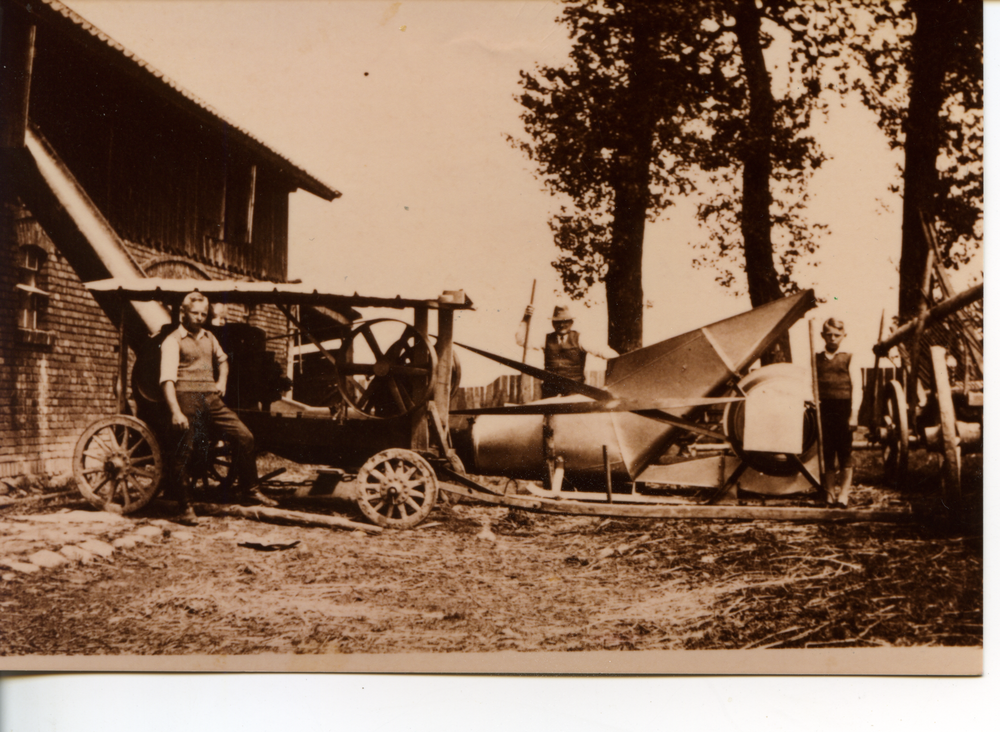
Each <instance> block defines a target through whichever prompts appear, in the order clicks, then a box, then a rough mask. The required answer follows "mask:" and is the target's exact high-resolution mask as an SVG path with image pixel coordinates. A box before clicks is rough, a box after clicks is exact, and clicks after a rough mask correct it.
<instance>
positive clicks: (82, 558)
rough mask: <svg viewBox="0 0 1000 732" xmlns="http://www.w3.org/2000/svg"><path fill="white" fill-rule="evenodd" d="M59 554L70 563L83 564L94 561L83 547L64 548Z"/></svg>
mask: <svg viewBox="0 0 1000 732" xmlns="http://www.w3.org/2000/svg"><path fill="white" fill-rule="evenodd" d="M59 553H60V554H62V555H63V556H64V557H66V558H67V559H69V560H70V561H73V562H82V563H84V564H86V563H87V562H90V561H92V560H93V559H94V554H93V553H92V552H88V551H87V550H86V549H84V548H83V547H79V546H73V545H72V544H67V545H66V546H64V547H63V548H62V549H60V550H59Z"/></svg>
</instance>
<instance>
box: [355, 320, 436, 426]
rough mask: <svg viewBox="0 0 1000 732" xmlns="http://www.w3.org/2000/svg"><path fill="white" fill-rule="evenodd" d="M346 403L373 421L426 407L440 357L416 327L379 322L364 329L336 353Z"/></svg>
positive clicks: (373, 321) (398, 322)
mask: <svg viewBox="0 0 1000 732" xmlns="http://www.w3.org/2000/svg"><path fill="white" fill-rule="evenodd" d="M336 358H337V383H338V386H339V387H340V393H341V395H343V397H344V399H345V400H346V401H347V402H348V403H349V404H350V405H351V406H352V407H354V408H355V409H357V410H358V411H359V412H362V413H364V414H366V415H368V416H369V417H376V418H379V419H389V418H391V417H402V416H404V415H406V414H410V413H411V412H413V411H414V410H415V409H417V408H418V407H421V406H423V405H424V404H426V403H427V400H428V399H430V397H431V394H432V393H433V391H434V375H435V367H436V364H437V356H436V354H435V352H434V348H433V347H432V346H431V344H430V342H429V341H428V340H427V339H426V338H425V337H424V336H422V335H421V334H420V332H419V331H417V329H416V328H414V327H413V326H412V325H408V324H406V323H403V322H401V321H398V320H391V319H387V318H384V319H378V320H371V321H368V322H367V323H362V324H361V325H360V326H359V327H357V328H356V329H355V330H354V331H353V332H352V333H351V335H350V337H349V338H347V339H346V340H345V341H344V344H343V345H342V346H341V347H340V349H339V350H338V351H337V356H336Z"/></svg>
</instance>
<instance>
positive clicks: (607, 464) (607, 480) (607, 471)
mask: <svg viewBox="0 0 1000 732" xmlns="http://www.w3.org/2000/svg"><path fill="white" fill-rule="evenodd" d="M601 447H602V450H603V452H604V484H605V487H607V489H608V503H611V501H612V498H611V458H609V457H608V446H607V445H602V446H601Z"/></svg>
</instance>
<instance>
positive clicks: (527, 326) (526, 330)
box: [521, 280, 538, 363]
mask: <svg viewBox="0 0 1000 732" xmlns="http://www.w3.org/2000/svg"><path fill="white" fill-rule="evenodd" d="M537 284H538V280H532V281H531V300H529V301H528V304H529V305H534V304H535V285H537ZM530 334H531V318H530V317H529V318H528V320H527V322H526V323H525V326H524V350H523V352H522V353H521V363H527V362H528V336H529V335H530Z"/></svg>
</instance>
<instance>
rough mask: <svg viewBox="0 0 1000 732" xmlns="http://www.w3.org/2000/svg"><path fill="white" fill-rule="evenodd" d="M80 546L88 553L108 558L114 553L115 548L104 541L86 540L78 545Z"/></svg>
mask: <svg viewBox="0 0 1000 732" xmlns="http://www.w3.org/2000/svg"><path fill="white" fill-rule="evenodd" d="M80 546H81V547H83V548H84V549H86V550H87V551H88V552H92V553H94V554H99V555H100V556H102V557H110V556H111V555H112V554H114V553H115V548H114V547H113V546H111V545H110V544H108V543H107V542H106V541H101V540H100V539H88V540H87V541H85V542H83V543H82V544H80Z"/></svg>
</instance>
